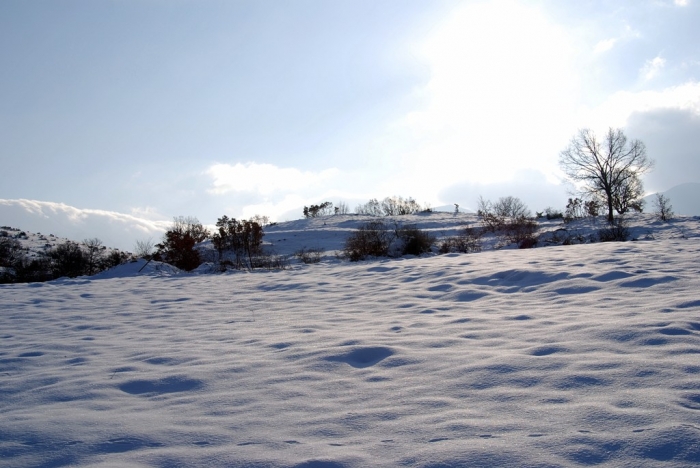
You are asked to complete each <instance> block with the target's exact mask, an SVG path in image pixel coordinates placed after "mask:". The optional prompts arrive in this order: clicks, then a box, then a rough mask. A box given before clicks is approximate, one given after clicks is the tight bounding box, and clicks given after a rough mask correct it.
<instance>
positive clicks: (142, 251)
mask: <svg viewBox="0 0 700 468" xmlns="http://www.w3.org/2000/svg"><path fill="white" fill-rule="evenodd" d="M153 249H155V244H154V242H153V239H152V238H150V237H149V238H148V239H146V240H137V241H136V244H135V245H134V255H135V256H136V257H137V258H145V259H146V260H150V259H151V258H152V257H153Z"/></svg>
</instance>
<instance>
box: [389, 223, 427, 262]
mask: <svg viewBox="0 0 700 468" xmlns="http://www.w3.org/2000/svg"><path fill="white" fill-rule="evenodd" d="M395 233H396V238H397V239H398V241H399V249H400V252H401V255H421V254H424V253H427V252H430V248H431V247H432V246H433V244H434V243H435V236H433V235H431V234H430V233H428V232H426V231H422V230H420V229H418V227H417V226H415V225H413V224H411V225H407V226H400V227H399V226H397V227H396V230H395Z"/></svg>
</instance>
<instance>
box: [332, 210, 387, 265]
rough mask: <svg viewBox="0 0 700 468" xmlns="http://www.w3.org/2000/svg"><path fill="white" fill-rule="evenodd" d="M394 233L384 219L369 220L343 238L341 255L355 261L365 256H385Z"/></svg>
mask: <svg viewBox="0 0 700 468" xmlns="http://www.w3.org/2000/svg"><path fill="white" fill-rule="evenodd" d="M393 237H394V234H393V232H392V231H391V230H389V228H388V227H387V225H386V223H384V221H379V220H377V221H369V222H367V223H365V224H363V225H361V226H360V227H358V228H357V230H356V231H355V232H353V233H352V234H350V235H349V236H348V238H347V239H346V240H345V246H344V247H343V255H344V256H345V257H346V258H348V259H349V260H350V261H353V262H357V261H360V260H364V259H365V258H367V257H386V256H388V255H389V249H390V248H391V243H392V240H393Z"/></svg>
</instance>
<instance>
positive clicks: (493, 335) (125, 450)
mask: <svg viewBox="0 0 700 468" xmlns="http://www.w3.org/2000/svg"><path fill="white" fill-rule="evenodd" d="M415 218H416V221H419V220H420V217H418V216H416V217H415ZM453 218H454V217H453ZM422 219H423V220H424V221H423V222H422V223H421V224H420V226H421V227H424V228H430V229H434V230H435V231H436V232H438V231H440V232H442V231H444V232H446V233H447V234H449V230H450V229H451V228H450V227H449V223H448V221H447V220H448V219H449V215H446V214H442V215H440V214H435V215H431V216H424V217H423V218H422ZM441 219H442V220H443V221H440V220H441ZM407 221H409V222H414V221H412V220H407ZM357 222H358V220H357V219H354V218H353V217H352V216H349V217H347V219H345V220H343V219H340V217H332V219H331V218H329V219H325V220H323V219H319V220H303V221H298V222H292V223H283V224H280V225H277V226H272V227H270V228H269V229H266V232H267V233H268V234H267V236H266V237H265V239H266V241H268V242H270V243H272V244H273V245H275V246H276V247H277V248H278V250H279V251H280V253H290V252H293V251H294V250H295V249H298V248H300V247H304V246H306V247H321V248H324V249H326V250H327V251H328V252H331V251H333V250H336V249H337V248H339V246H341V245H342V238H343V232H344V231H346V228H347V229H351V228H352V227H353V226H355V225H356V223H357ZM323 223H325V226H324V224H323ZM343 223H345V224H343ZM353 223H355V224H353ZM430 223H432V224H430ZM431 226H432V227H431ZM558 227H560V226H559V225H558V224H557V223H555V222H552V223H550V224H547V225H546V226H545V227H544V229H545V230H551V231H553V230H555V229H557V228H558ZM594 228H595V226H591V225H585V224H582V225H579V226H578V227H577V226H571V227H570V228H569V229H580V230H581V233H583V234H586V233H588V232H589V231H590V229H594ZM632 230H633V237H635V238H637V239H639V240H637V241H636V242H626V243H595V244H584V245H573V246H554V247H547V248H537V249H532V250H512V249H506V250H485V251H484V252H482V253H478V254H468V255H461V254H448V255H442V256H431V257H427V258H402V259H393V260H381V261H369V262H360V263H348V262H341V261H339V260H337V259H336V258H335V257H334V256H332V255H329V256H327V257H326V258H325V260H324V261H322V262H321V263H319V264H315V265H301V264H295V265H294V266H293V268H292V269H289V270H284V271H273V272H266V271H254V272H252V273H251V272H233V273H226V274H217V275H204V274H183V273H180V272H178V271H177V270H175V269H172V268H167V267H165V266H163V265H159V264H150V265H149V266H148V267H146V268H144V269H143V270H141V271H140V272H139V270H140V269H141V267H142V266H143V263H142V261H141V262H139V263H130V264H127V265H124V266H122V267H119V268H117V269H115V270H112V271H110V272H105V273H102V274H101V275H99V276H97V277H91V278H77V279H73V280H68V279H62V280H58V281H53V282H49V283H34V284H17V285H4V286H0V466H42V467H58V466H86V465H90V466H158V467H171V466H241V467H243V466H256V467H268V466H269V467H278V466H279V467H282V466H284V467H287V466H296V467H351V466H352V467H366V466H421V467H438V466H441V467H464V466H467V467H473V466H476V467H487V466H488V467H491V466H512V467H516V466H517V467H522V466H524V467H556V466H584V465H586V466H587V465H598V466H609V467H620V466H626V467H643V466H649V467H651V466H654V467H656V466H678V467H681V466H683V467H685V466H697V465H698V464H699V463H700V220H698V219H697V218H682V219H679V220H678V221H676V222H674V223H671V224H661V223H656V222H654V221H653V218H651V217H650V216H638V217H635V218H634V219H633V221H632ZM313 244H316V245H313ZM283 246H286V247H283Z"/></svg>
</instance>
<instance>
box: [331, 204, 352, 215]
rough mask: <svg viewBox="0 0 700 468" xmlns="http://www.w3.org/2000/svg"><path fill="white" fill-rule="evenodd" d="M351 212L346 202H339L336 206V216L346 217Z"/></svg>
mask: <svg viewBox="0 0 700 468" xmlns="http://www.w3.org/2000/svg"><path fill="white" fill-rule="evenodd" d="M349 212H350V209H349V208H348V204H347V203H345V202H342V201H341V202H338V204H337V205H336V206H335V214H339V215H345V214H348V213H349Z"/></svg>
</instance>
